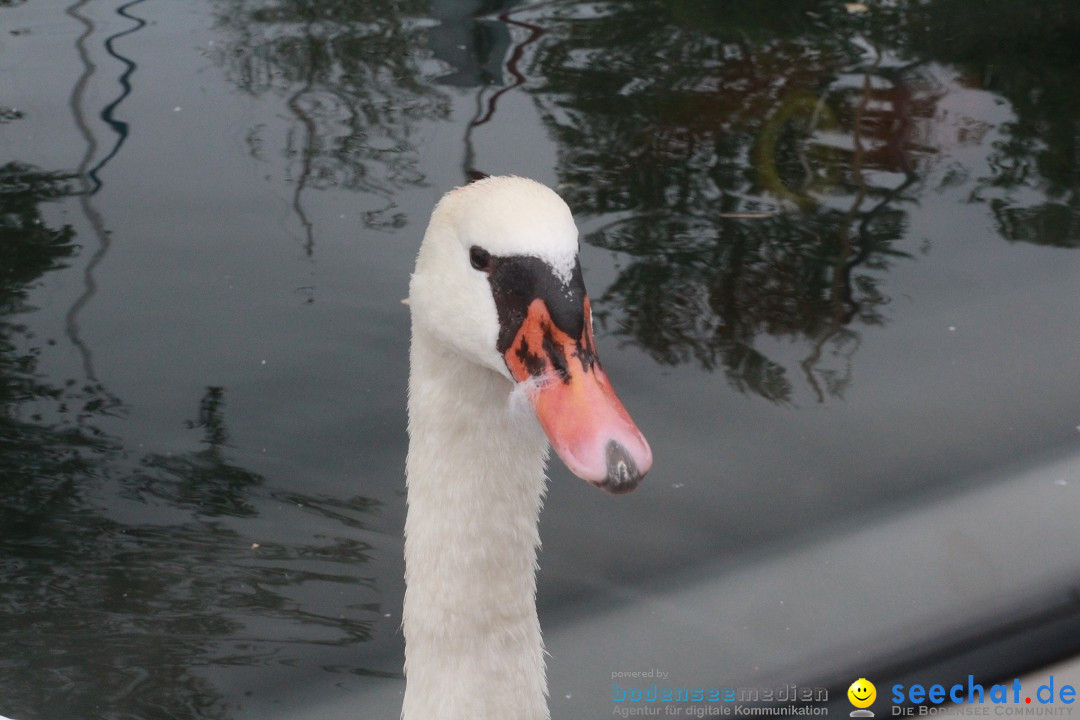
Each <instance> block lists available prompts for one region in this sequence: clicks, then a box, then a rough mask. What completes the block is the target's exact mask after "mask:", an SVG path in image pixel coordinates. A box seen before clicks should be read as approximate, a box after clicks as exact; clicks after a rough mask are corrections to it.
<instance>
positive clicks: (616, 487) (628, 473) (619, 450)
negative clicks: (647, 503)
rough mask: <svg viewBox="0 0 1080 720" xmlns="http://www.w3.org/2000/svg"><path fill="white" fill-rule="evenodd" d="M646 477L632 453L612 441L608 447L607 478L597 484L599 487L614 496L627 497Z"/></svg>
mask: <svg viewBox="0 0 1080 720" xmlns="http://www.w3.org/2000/svg"><path fill="white" fill-rule="evenodd" d="M643 477H644V475H643V474H642V473H641V471H640V470H638V467H637V464H636V463H635V462H634V460H633V458H631V457H630V453H628V452H627V451H626V448H624V447H623V446H622V445H620V444H619V443H617V442H615V441H614V440H612V441H611V442H609V443H608V445H607V477H605V478H604V479H603V480H601V481H600V482H599V483H597V487H599V488H600V489H601V490H606V491H607V492H609V493H611V494H612V495H625V494H626V493H628V492H631V491H633V490H634V489H635V488H637V486H638V484H639V483H640V482H641V479H642V478H643Z"/></svg>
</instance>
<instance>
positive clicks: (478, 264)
mask: <svg viewBox="0 0 1080 720" xmlns="http://www.w3.org/2000/svg"><path fill="white" fill-rule="evenodd" d="M469 262H470V263H472V266H473V267H474V268H476V269H477V270H487V269H488V265H489V264H490V263H491V253H489V252H488V251H487V250H485V249H484V248H482V247H478V246H476V245H473V246H472V247H471V248H469Z"/></svg>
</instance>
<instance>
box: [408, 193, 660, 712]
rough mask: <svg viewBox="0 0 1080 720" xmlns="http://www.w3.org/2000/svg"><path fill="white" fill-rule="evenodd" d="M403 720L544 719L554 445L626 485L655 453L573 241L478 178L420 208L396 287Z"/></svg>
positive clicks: (573, 466)
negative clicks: (402, 496)
mask: <svg viewBox="0 0 1080 720" xmlns="http://www.w3.org/2000/svg"><path fill="white" fill-rule="evenodd" d="M408 305H409V308H410V314H411V322H412V338H411V346H410V371H409V396H408V409H409V423H408V428H409V452H408V459H407V461H406V486H407V489H408V495H407V497H408V511H407V515H406V520H405V584H406V589H405V602H404V608H403V612H402V626H403V630H404V635H405V677H406V687H405V697H404V702H403V705H402V711H401V717H402V718H403V720H464V719H466V718H468V720H488V719H490V720H495V719H496V718H498V720H507V719H510V718H513V719H515V720H546V719H547V718H550V713H549V711H548V707H547V680H546V675H545V673H546V669H545V664H544V647H543V641H542V639H541V634H540V623H539V620H538V618H537V614H536V570H537V563H536V553H537V548H538V547H539V544H540V538H539V532H538V528H537V520H538V517H539V512H540V507H541V504H542V500H543V495H544V492H545V489H546V483H547V479H546V476H545V466H546V462H547V455H548V449H549V443H550V447H553V448H554V450H555V452H556V453H557V454H558V456H559V457H560V458H561V459H562V460H563V462H564V463H565V464H566V466H567V467H568V468H569V469H570V471H571V472H573V473H574V474H575V475H577V476H579V477H581V478H582V479H584V480H587V481H588V482H590V483H592V484H593V485H596V486H597V487H600V488H602V489H604V490H607V491H608V492H611V493H615V494H618V493H625V492H629V491H631V490H633V489H634V488H635V487H636V486H637V484H638V483H639V481H640V480H641V478H642V477H643V476H644V475H645V473H646V472H648V471H649V469H650V467H651V466H652V451H651V450H650V448H649V445H648V443H647V442H646V440H645V438H644V437H643V436H642V434H641V432H640V431H639V430H638V429H637V426H636V425H635V424H634V422H633V420H632V419H631V418H630V415H629V414H628V413H627V411H626V409H625V408H624V407H623V405H622V403H620V401H619V400H618V398H617V397H616V395H615V393H614V391H613V390H612V388H611V385H610V383H609V382H608V379H607V376H606V374H605V373H604V371H603V369H602V368H601V366H600V363H599V360H598V358H597V355H596V349H595V344H594V340H593V332H592V314H591V312H590V308H589V299H588V297H587V295H586V294H585V285H584V282H583V280H582V276H581V265H580V263H579V261H578V231H577V227H576V226H575V224H574V219H573V216H572V215H571V213H570V209H569V208H568V207H567V205H566V203H565V202H563V200H562V198H560V197H559V196H558V195H557V194H556V193H555V192H554V191H553V190H551V189H549V188H548V187H546V186H545V185H542V184H540V183H537V182H535V181H532V180H527V179H524V178H519V177H490V178H485V179H483V180H479V181H477V182H475V183H472V184H471V185H466V186H463V187H460V188H457V189H454V190H451V191H450V192H448V193H447V194H446V195H444V196H443V197H442V199H441V200H440V201H439V202H438V204H437V205H436V206H435V209H434V210H433V211H432V214H431V220H430V223H429V225H428V229H427V231H426V232H425V234H424V238H423V241H422V242H421V245H420V250H419V253H418V255H417V259H416V269H415V271H414V273H413V275H412V278H411V280H410V283H409V298H408Z"/></svg>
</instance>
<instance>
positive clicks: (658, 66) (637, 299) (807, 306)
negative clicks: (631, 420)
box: [529, 0, 1078, 402]
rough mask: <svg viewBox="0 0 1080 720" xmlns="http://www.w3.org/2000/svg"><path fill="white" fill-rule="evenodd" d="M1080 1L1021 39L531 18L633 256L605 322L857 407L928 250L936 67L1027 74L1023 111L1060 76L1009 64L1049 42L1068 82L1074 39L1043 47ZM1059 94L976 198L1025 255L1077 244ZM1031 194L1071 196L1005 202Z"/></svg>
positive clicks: (597, 186) (831, 13)
mask: <svg viewBox="0 0 1080 720" xmlns="http://www.w3.org/2000/svg"><path fill="white" fill-rule="evenodd" d="M1067 5H1068V4H1067V3H1050V4H1049V5H1047V6H1045V7H1042V8H1040V9H1039V10H1037V11H1032V12H1029V10H1028V9H1023V10H1021V9H1018V8H1016V6H1012V7H1013V9H1012V10H1010V11H1009V13H1008V14H1009V15H1017V14H1022V15H1023V16H1024V17H1023V20H1021V21H1019V22H1018V24H1017V26H1015V28H1014V26H1011V25H1008V24H1007V23H1006V24H1002V25H996V26H995V27H997V28H998V30H996V31H990V32H1005V33H1006V34H1007V35H1009V36H1010V39H1009V42H1007V43H994V42H986V41H985V40H986V38H985V37H984V35H983V33H984V32H986V31H984V29H983V26H982V25H980V24H971V23H966V24H964V25H963V27H958V25H957V23H956V22H955V21H954V20H955V17H958V16H963V13H962V12H958V9H957V8H956V7H955V3H899V4H897V5H895V6H890V7H889V8H886V9H881V8H874V9H873V11H872V12H870V13H869V14H865V15H863V14H848V13H847V12H846V11H845V7H844V5H843V4H841V3H817V2H802V3H795V4H791V3H776V2H765V3H751V4H738V5H731V4H729V3H725V4H722V5H721V4H716V3H710V2H701V1H697V0H685V1H682V2H676V3H667V2H649V3H636V4H634V5H625V4H624V5H620V4H609V5H605V6H602V7H598V6H594V5H586V4H576V3H569V4H561V3H559V4H555V5H554V6H553V7H550V8H546V9H541V10H538V11H537V14H535V15H532V16H530V18H531V21H532V22H536V23H539V24H541V25H543V26H544V28H545V35H544V38H543V39H542V40H541V42H540V47H539V48H538V49H537V50H536V51H535V52H534V54H533V62H532V66H531V74H532V76H533V80H532V81H531V82H530V84H529V88H530V91H531V92H532V93H533V95H534V97H535V98H536V101H537V104H538V106H539V108H540V110H541V113H542V114H543V117H544V120H545V122H546V124H547V125H548V126H549V128H551V130H552V132H553V133H554V136H555V137H556V139H557V140H558V142H559V164H558V170H559V176H560V180H561V185H562V186H561V189H562V191H563V192H564V194H566V195H567V196H568V200H569V201H570V204H571V206H572V207H574V208H575V210H576V211H578V212H582V213H585V214H591V215H595V216H598V217H599V218H602V219H606V220H607V222H605V223H603V224H602V225H601V226H600V227H599V228H598V229H596V230H595V231H593V232H592V233H591V235H590V236H589V237H588V238H587V240H588V241H589V242H591V243H594V244H596V245H598V246H600V247H603V248H608V249H611V250H616V251H619V252H620V253H623V254H624V256H625V258H626V263H625V264H624V265H623V266H622V267H621V268H620V272H619V275H618V278H617V280H616V281H615V282H614V283H613V284H612V286H611V287H610V288H608V290H607V292H606V294H605V296H604V300H605V302H604V303H602V305H603V306H604V307H606V308H609V309H608V310H607V311H606V312H605V313H604V314H599V315H598V319H600V320H601V321H602V322H604V323H606V325H607V326H608V327H610V329H611V330H612V331H613V332H614V333H615V334H616V335H617V336H619V337H623V338H626V339H628V340H629V341H631V342H632V343H634V344H637V345H639V346H641V347H642V348H644V349H645V350H646V351H648V352H649V354H650V355H651V356H652V357H654V358H655V359H656V360H657V361H659V362H662V363H665V364H677V363H685V362H694V363H697V364H699V365H700V366H701V367H704V368H706V369H722V370H723V371H724V372H725V374H726V376H727V377H728V379H729V381H730V382H731V383H732V385H733V386H735V387H736V388H738V389H740V390H741V391H744V392H751V393H755V394H758V395H760V396H763V397H765V398H768V399H770V400H773V401H778V402H788V401H793V399H794V398H795V397H796V389H795V384H794V382H793V380H792V379H791V377H792V375H793V373H801V374H802V375H803V376H804V377H805V382H806V385H807V387H808V388H809V389H810V390H811V392H812V394H813V396H814V397H815V398H816V399H817V400H818V401H821V400H823V399H824V398H825V397H826V396H829V395H832V396H840V395H842V394H843V392H844V390H845V389H846V388H847V387H848V385H849V383H850V382H851V378H852V362H851V361H852V358H853V355H854V352H855V350H856V349H857V347H858V345H859V342H860V329H859V328H860V327H861V326H867V325H880V324H882V323H885V322H887V319H888V315H887V314H886V312H885V305H886V304H887V303H888V301H889V296H888V294H887V292H886V290H885V287H886V285H887V276H888V271H889V268H890V267H891V266H892V265H893V264H894V263H895V262H896V261H897V260H898V259H901V258H910V257H912V254H913V253H915V252H918V251H919V250H920V249H921V248H920V245H922V244H923V243H921V242H920V240H919V239H912V238H908V237H907V236H908V234H909V227H908V226H909V212H910V209H911V208H912V207H913V206H914V205H915V204H916V203H918V202H919V199H920V197H921V195H922V194H923V193H926V192H929V191H932V190H933V188H928V187H927V182H928V180H930V179H932V176H933V173H932V171H933V170H935V168H936V167H937V164H938V163H939V161H940V158H941V155H942V152H941V150H942V148H941V146H940V145H941V143H942V137H941V131H940V127H939V126H940V124H941V111H940V102H941V100H942V98H943V97H945V96H946V95H947V94H948V93H950V92H951V91H953V90H955V89H957V86H956V85H955V84H954V82H955V81H954V80H953V79H952V77H950V75H949V73H950V71H948V70H947V69H944V68H941V67H940V66H936V65H934V64H933V62H934V61H935V60H937V59H938V58H940V59H941V60H943V61H953V60H956V61H962V58H963V60H966V61H968V62H971V63H972V64H973V65H975V66H978V67H994V68H995V72H997V70H996V68H998V67H1007V68H1009V70H1004V72H1005V73H1006V74H1009V73H1012V74H1017V75H1022V76H1023V79H1022V81H1021V80H1019V79H1017V81H1015V82H1013V81H1009V80H1006V81H1003V82H1001V81H999V82H998V83H997V85H998V86H1002V89H1004V90H1006V94H1007V95H1009V93H1008V92H1007V90H1008V87H1009V86H1015V89H1017V90H1018V91H1019V90H1020V89H1021V88H1023V89H1024V90H1025V92H1026V90H1027V89H1029V88H1030V87H1031V86H1032V85H1034V86H1036V87H1038V86H1040V85H1042V84H1043V83H1040V81H1039V78H1038V77H1037V75H1038V73H1032V72H1031V71H1029V70H1019V71H1015V70H1011V69H1012V68H1029V67H1031V63H1030V62H1028V61H1027V60H1024V61H1022V62H1021V61H1018V62H1015V63H1003V61H1002V56H1001V52H1002V48H1003V47H1004V48H1006V50H1007V49H1008V48H1012V49H1013V50H1015V51H1016V55H1017V56H1019V55H1021V54H1022V53H1021V52H1020V48H1022V47H1027V46H1028V45H1030V44H1036V45H1039V46H1040V47H1041V48H1042V53H1043V54H1044V56H1045V57H1044V58H1042V59H1043V60H1045V61H1046V64H1047V65H1048V66H1051V67H1057V68H1061V67H1065V63H1066V61H1070V62H1071V58H1062V57H1060V55H1061V54H1062V53H1065V54H1068V55H1071V56H1075V53H1076V51H1075V49H1073V48H1074V44H1069V43H1068V42H1058V43H1043V42H1042V41H1040V40H1038V38H1040V37H1041V36H1042V35H1041V33H1042V32H1043V31H1044V30H1046V29H1047V28H1048V27H1054V28H1056V29H1054V30H1053V32H1052V33H1051V35H1052V36H1056V37H1060V36H1061V33H1062V32H1065V31H1062V30H1061V29H1060V28H1061V27H1066V28H1073V29H1075V28H1077V26H1078V23H1077V20H1076V15H1077V11H1076V9H1075V8H1067V7H1066V6H1067ZM1018 19H1019V18H1018ZM1016 29H1019V31H1018V32H1016V31H1014V30H1016ZM958 35H959V36H962V37H963V38H965V39H964V40H963V41H961V42H954V41H953V40H954V39H955V38H956V37H957V36H958ZM939 36H940V37H939ZM945 47H948V48H949V50H948V51H947V52H937V50H938V49H943V48H945ZM972 55H975V56H976V57H974V58H973V57H972ZM913 58H914V59H913ZM1047 75H1048V77H1052V78H1057V79H1052V80H1049V81H1048V82H1050V83H1059V82H1060V79H1061V78H1062V77H1064V74H1063V73H1061V72H1054V73H1048V74H1047ZM988 89H997V88H996V87H990V88H988ZM1040 90H1045V91H1046V93H1045V94H1046V97H1047V98H1053V99H1052V100H1047V101H1043V104H1045V105H1046V106H1047V107H1045V108H1040V109H1039V111H1038V112H1034V113H1030V114H1031V115H1033V117H1031V118H1026V117H1025V115H1027V114H1028V112H1027V111H1028V110H1029V109H1030V108H1029V107H1028V106H1030V105H1031V104H1033V103H1032V101H1031V100H1027V101H1020V102H1018V103H1016V105H1015V110H1016V111H1017V113H1018V114H1019V115H1020V120H1019V121H1018V122H1017V123H1016V124H1015V125H1012V126H1009V127H1007V128H1004V130H1005V131H1006V132H1007V133H1008V134H1009V136H1010V141H1009V142H1007V143H1004V144H1001V145H999V146H997V147H995V149H994V150H993V151H992V152H991V163H992V165H993V166H994V170H995V171H994V173H993V176H992V177H989V178H981V179H979V180H978V181H977V182H976V183H975V187H974V188H973V192H972V198H973V199H976V200H978V199H980V198H983V197H989V196H993V197H992V199H988V202H990V204H991V208H992V211H993V213H994V215H995V217H996V218H997V219H998V226H999V230H1000V231H1001V234H1002V235H1003V236H1005V237H1006V238H1008V239H1010V240H1024V239H1034V238H1046V237H1047V236H1049V237H1051V238H1058V240H1056V241H1055V240H1050V241H1049V242H1064V243H1066V244H1074V243H1075V242H1076V240H1075V237H1076V217H1077V212H1076V206H1077V201H1076V191H1075V188H1076V186H1077V183H1076V182H1075V177H1076V172H1077V171H1076V157H1077V155H1078V154H1077V153H1076V152H1072V153H1071V155H1070V154H1069V153H1068V152H1066V156H1067V157H1071V158H1072V162H1069V161H1067V160H1066V161H1064V162H1062V159H1061V157H1060V149H1058V150H1057V151H1055V152H1052V153H1048V152H1046V151H1045V148H1042V147H1040V145H1039V140H1038V138H1041V137H1042V136H1041V135H1040V134H1039V132H1038V131H1037V130H1036V128H1044V127H1045V124H1040V123H1053V124H1055V125H1056V126H1059V127H1060V132H1055V133H1053V134H1055V135H1057V136H1058V137H1059V138H1061V139H1062V140H1063V141H1064V142H1063V143H1062V145H1063V149H1064V148H1068V147H1073V146H1074V145H1075V142H1076V141H1075V137H1076V132H1075V121H1074V120H1072V119H1071V118H1075V117H1076V116H1077V113H1076V112H1075V109H1076V108H1075V103H1076V91H1075V90H1074V89H1071V88H1070V89H1066V88H1052V87H1045V88H1040ZM1017 94H1019V92H1018V93H1017ZM1042 96H1043V95H1042V93H1041V92H1031V93H1028V94H1027V95H1026V97H1028V98H1040V97H1042ZM1063 98H1068V100H1067V102H1063ZM1036 104H1038V102H1037V101H1036ZM1051 118H1053V120H1051ZM968 120H970V122H971V123H972V125H973V130H974V131H976V132H977V131H978V126H979V120H978V119H977V118H969V119H968ZM1062 125H1064V126H1063V127H1061V126H1062ZM1051 158H1053V159H1054V160H1056V162H1057V164H1058V165H1059V166H1060V165H1066V167H1057V168H1054V167H1051V165H1052V164H1053V161H1052V160H1051ZM1036 166H1037V167H1036ZM1044 172H1045V175H1044V179H1042V180H1036V179H1035V178H1036V177H1037V176H1038V175H1042V174H1043V173H1044ZM950 179H951V180H955V179H956V178H955V176H950ZM1070 179H1072V180H1073V182H1071V184H1070V182H1069V180H1070ZM1025 185H1027V186H1032V185H1037V186H1039V189H1040V190H1044V191H1045V192H1046V194H1047V195H1049V196H1050V197H1051V198H1054V199H1053V200H1052V201H1051V202H1049V203H1044V204H1041V205H1039V206H1038V207H1018V205H1017V202H1016V201H1015V200H1012V201H1010V200H1007V199H1005V198H1008V197H1013V196H1014V195H1015V196H1017V197H1018V196H1019V195H1020V194H1019V193H1015V192H1014V191H1013V190H1010V189H1015V188H1021V187H1023V186H1025ZM1055 188H1056V189H1055ZM1048 226H1054V227H1048ZM1048 230H1049V232H1047V231H1048ZM1041 242H1047V240H1045V239H1044V240H1041ZM611 308H614V310H612V309H611ZM792 342H794V343H795V344H796V345H799V346H802V347H803V348H804V349H803V350H802V352H801V355H802V356H801V358H797V357H792V356H790V353H791V351H790V350H789V349H788V348H789V347H790V346H791V343H792Z"/></svg>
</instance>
